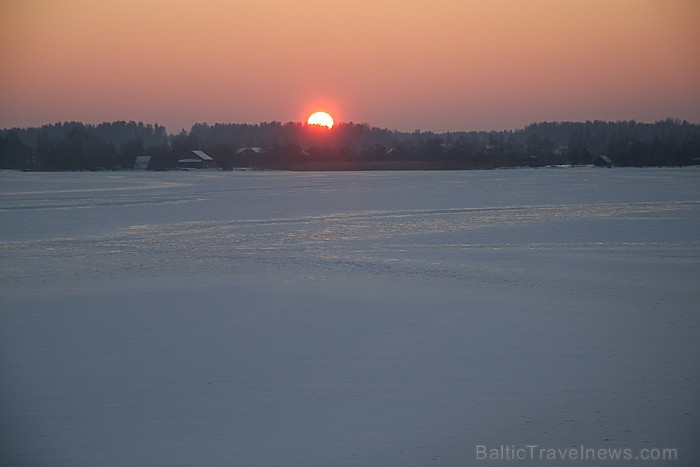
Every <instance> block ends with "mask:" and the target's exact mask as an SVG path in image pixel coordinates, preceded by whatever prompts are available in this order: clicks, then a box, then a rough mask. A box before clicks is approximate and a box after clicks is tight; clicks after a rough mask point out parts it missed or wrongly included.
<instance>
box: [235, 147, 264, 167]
mask: <svg viewBox="0 0 700 467" xmlns="http://www.w3.org/2000/svg"><path fill="white" fill-rule="evenodd" d="M266 152H267V151H265V149H263V148H261V147H258V146H255V147H248V148H241V149H239V150H237V151H236V156H238V160H239V161H240V160H245V159H248V166H249V167H252V166H253V160H254V159H257V158H259V157H260V156H262V155H263V154H265V153H266Z"/></svg>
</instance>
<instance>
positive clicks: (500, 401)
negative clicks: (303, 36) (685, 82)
mask: <svg viewBox="0 0 700 467" xmlns="http://www.w3.org/2000/svg"><path fill="white" fill-rule="evenodd" d="M699 233H700V169H698V168H686V169H593V168H580V169H537V170H535V169H521V170H495V171H460V172H325V173H288V172H226V173H225V172H165V173H136V172H129V173H122V172H117V173H19V172H0V420H1V422H0V464H3V465H52V466H96V465H119V466H126V465H154V466H155V465H169V466H172V465H241V466H244V465H245V466H335V465H338V466H351V465H362V466H364V465H368V466H389V465H407V466H425V465H445V466H452V465H455V466H458V465H483V466H493V465H499V466H501V465H566V464H568V463H569V462H568V461H569V460H571V459H570V458H571V455H570V454H571V453H568V454H566V453H564V454H565V455H566V456H567V457H565V458H559V459H558V460H556V461H549V462H544V461H542V460H541V453H542V450H543V449H544V450H545V452H544V454H551V451H546V450H547V449H551V450H561V451H565V450H567V449H570V448H574V449H589V448H590V450H596V456H597V455H599V453H598V450H600V449H603V450H615V449H620V450H627V451H622V452H623V454H626V453H629V454H631V455H632V456H634V457H641V456H646V455H654V454H656V453H657V452H659V453H661V452H662V451H663V450H664V449H671V450H674V451H673V452H675V453H676V455H677V457H678V460H676V461H674V462H668V461H667V462H663V461H657V462H643V463H642V465H644V464H649V465H678V466H691V465H700V449H699V448H698V443H697V436H698V433H700V397H699V396H698V394H700V312H699V310H700V237H699V236H698V235H699ZM535 445H536V446H537V448H536V449H535V448H532V449H531V448H527V450H526V452H525V454H526V458H525V459H521V460H512V459H502V458H500V457H502V455H501V453H502V452H503V454H504V455H505V454H507V453H506V452H504V451H503V449H501V450H500V451H499V449H500V448H501V447H502V446H504V447H507V448H510V447H513V448H515V449H519V448H522V449H525V447H526V446H535ZM506 451H507V449H506ZM480 452H481V453H483V452H487V453H488V454H489V455H490V456H491V458H490V459H481V458H479V456H480V454H479V453H480ZM606 452H607V451H606ZM521 453H522V452H521ZM559 454H560V451H557V455H559ZM588 454H590V452H589V453H588ZM482 457H483V456H482ZM633 459H634V458H633ZM640 462H642V461H641V460H640V459H637V460H636V461H634V462H632V464H634V465H638V464H639V463H640ZM571 464H572V465H618V464H617V463H616V462H613V461H609V460H605V459H602V460H601V459H598V458H593V459H590V458H589V459H588V460H587V461H584V462H573V461H572V462H571ZM625 465H630V463H629V462H627V463H626V464H625Z"/></svg>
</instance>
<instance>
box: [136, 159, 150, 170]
mask: <svg viewBox="0 0 700 467" xmlns="http://www.w3.org/2000/svg"><path fill="white" fill-rule="evenodd" d="M150 166H151V156H136V161H135V162H134V170H148V169H149V168H150Z"/></svg>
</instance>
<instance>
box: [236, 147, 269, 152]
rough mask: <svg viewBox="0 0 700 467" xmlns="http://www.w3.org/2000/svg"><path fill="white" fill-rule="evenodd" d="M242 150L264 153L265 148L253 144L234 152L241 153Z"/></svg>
mask: <svg viewBox="0 0 700 467" xmlns="http://www.w3.org/2000/svg"><path fill="white" fill-rule="evenodd" d="M244 152H254V153H255V154H264V153H265V150H264V149H263V148H261V147H258V146H255V147H251V148H241V149H239V150H238V151H236V154H243V153H244Z"/></svg>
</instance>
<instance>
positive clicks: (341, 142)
mask: <svg viewBox="0 0 700 467" xmlns="http://www.w3.org/2000/svg"><path fill="white" fill-rule="evenodd" d="M251 147H255V148H262V151H260V150H258V151H257V152H252V151H246V150H245V148H251ZM193 149H201V150H204V151H205V152H207V153H208V154H209V155H211V156H212V157H213V158H214V160H215V161H216V164H217V165H218V166H219V167H221V168H224V169H230V168H234V167H258V168H283V169H284V168H286V169H295V168H296V169H303V168H321V169H322V168H334V167H335V168H455V169H468V168H495V167H517V166H535V167H539V166H546V165H588V164H591V163H593V161H594V159H595V158H596V157H598V156H602V155H606V156H607V157H608V158H609V159H611V160H612V161H613V163H614V164H615V165H618V166H639V167H641V166H683V165H694V164H700V125H698V124H691V123H688V122H687V121H680V120H674V119H666V120H662V121H658V122H655V123H639V122H635V121H617V122H607V121H587V122H542V123H535V124H532V125H528V126H526V127H525V128H523V129H519V130H507V131H459V132H445V133H434V132H430V131H420V130H416V131H413V132H400V131H396V130H389V129H385V128H377V127H372V126H370V125H367V124H357V123H340V124H337V125H336V126H334V127H333V128H332V129H331V130H329V129H326V128H323V127H314V126H308V125H306V124H302V123H298V122H288V123H281V122H266V123H259V124H233V123H227V124H219V123H217V124H214V125H208V124H206V123H197V124H195V125H193V126H192V128H191V129H190V131H185V130H182V131H181V132H179V133H176V134H168V133H167V132H166V129H165V127H164V126H162V125H158V124H144V123H142V122H138V123H137V122H133V121H132V122H125V121H117V122H110V123H101V124H99V125H92V124H85V123H81V122H63V123H61V122H59V123H56V124H51V125H44V126H41V127H32V128H12V129H3V130H0V168H3V169H22V170H46V171H50V170H100V169H104V170H119V169H130V168H132V167H133V166H134V160H135V158H136V157H137V156H140V155H148V156H151V158H152V163H151V168H153V169H156V170H167V169H172V168H175V167H177V161H178V160H179V159H181V158H183V157H186V155H187V153H188V152H189V151H191V150H193ZM334 164H335V165H334Z"/></svg>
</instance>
